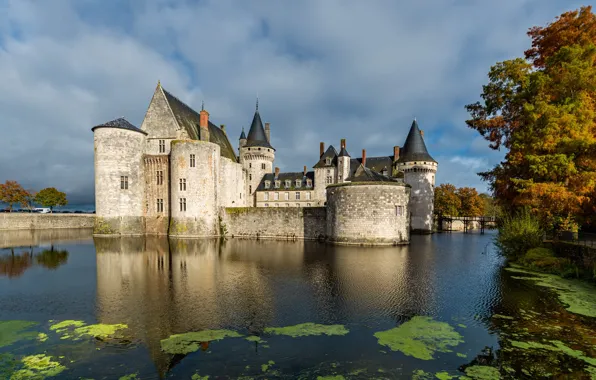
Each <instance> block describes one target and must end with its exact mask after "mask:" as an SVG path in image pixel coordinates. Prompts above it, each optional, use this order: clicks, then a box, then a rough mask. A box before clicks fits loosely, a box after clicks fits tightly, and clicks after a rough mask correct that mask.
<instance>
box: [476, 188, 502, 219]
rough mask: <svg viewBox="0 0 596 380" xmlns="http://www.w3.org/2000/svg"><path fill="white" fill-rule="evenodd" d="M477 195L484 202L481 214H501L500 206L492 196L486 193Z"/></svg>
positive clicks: (493, 215)
mask: <svg viewBox="0 0 596 380" xmlns="http://www.w3.org/2000/svg"><path fill="white" fill-rule="evenodd" d="M479 197H480V199H482V203H483V204H484V212H483V215H485V216H490V217H499V216H501V214H502V212H501V208H500V207H499V205H498V204H497V201H496V200H495V199H494V198H493V197H491V196H490V195H489V194H486V193H481V194H480V195H479Z"/></svg>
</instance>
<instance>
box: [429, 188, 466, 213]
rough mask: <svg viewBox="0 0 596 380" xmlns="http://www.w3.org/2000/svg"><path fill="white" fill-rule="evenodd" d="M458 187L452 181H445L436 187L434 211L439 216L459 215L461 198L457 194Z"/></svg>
mask: <svg viewBox="0 0 596 380" xmlns="http://www.w3.org/2000/svg"><path fill="white" fill-rule="evenodd" d="M456 192H457V189H456V188H455V186H453V185H452V184H450V183H444V184H441V185H439V186H437V187H436V188H435V207H434V212H435V214H436V215H439V216H458V215H459V210H460V208H461V200H460V199H459V197H458V196H457V194H456Z"/></svg>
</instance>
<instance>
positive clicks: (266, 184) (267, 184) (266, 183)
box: [265, 181, 271, 189]
mask: <svg viewBox="0 0 596 380" xmlns="http://www.w3.org/2000/svg"><path fill="white" fill-rule="evenodd" d="M270 186H271V182H269V181H265V189H268V188H269V187H270Z"/></svg>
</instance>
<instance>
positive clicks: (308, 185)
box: [306, 179, 312, 187]
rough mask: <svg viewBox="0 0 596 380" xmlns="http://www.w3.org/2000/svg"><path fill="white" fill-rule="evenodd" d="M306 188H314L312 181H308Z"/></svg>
mask: <svg viewBox="0 0 596 380" xmlns="http://www.w3.org/2000/svg"><path fill="white" fill-rule="evenodd" d="M306 187H312V181H311V180H310V179H307V180H306Z"/></svg>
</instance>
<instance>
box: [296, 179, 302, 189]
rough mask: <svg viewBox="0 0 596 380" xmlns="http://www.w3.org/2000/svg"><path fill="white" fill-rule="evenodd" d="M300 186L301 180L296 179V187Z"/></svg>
mask: <svg viewBox="0 0 596 380" xmlns="http://www.w3.org/2000/svg"><path fill="white" fill-rule="evenodd" d="M300 186H302V180H301V179H297V180H296V187H300Z"/></svg>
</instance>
